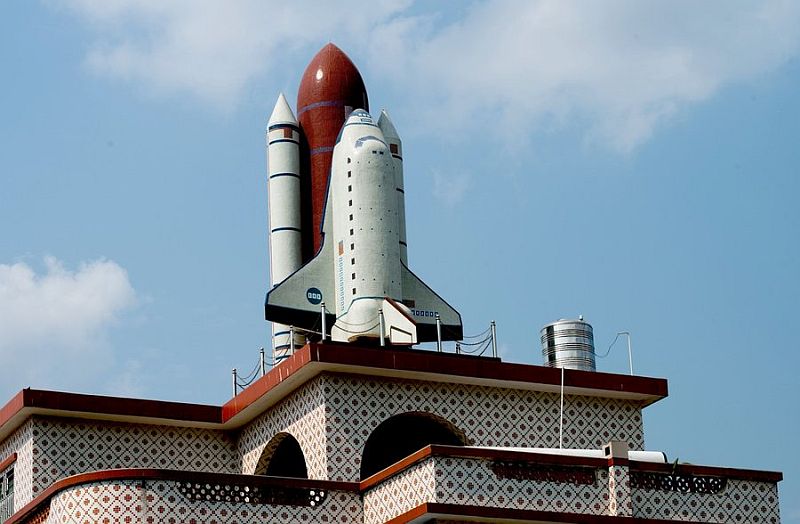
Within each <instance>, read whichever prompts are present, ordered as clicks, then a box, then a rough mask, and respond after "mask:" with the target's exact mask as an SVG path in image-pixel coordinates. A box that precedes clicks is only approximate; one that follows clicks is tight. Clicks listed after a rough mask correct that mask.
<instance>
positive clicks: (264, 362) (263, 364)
mask: <svg viewBox="0 0 800 524" xmlns="http://www.w3.org/2000/svg"><path fill="white" fill-rule="evenodd" d="M260 353H261V360H260V366H261V376H262V377H263V376H264V375H266V374H267V360H266V358H265V357H264V348H261V351H260Z"/></svg>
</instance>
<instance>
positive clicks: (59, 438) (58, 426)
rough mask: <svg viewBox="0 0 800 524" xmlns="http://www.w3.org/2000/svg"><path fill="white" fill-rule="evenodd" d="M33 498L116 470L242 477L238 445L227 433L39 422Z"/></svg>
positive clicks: (36, 420)
mask: <svg viewBox="0 0 800 524" xmlns="http://www.w3.org/2000/svg"><path fill="white" fill-rule="evenodd" d="M32 421H33V428H32V430H31V434H32V436H33V441H34V450H33V454H34V465H33V475H34V482H33V488H32V491H33V495H34V496H36V495H37V494H38V493H40V492H41V491H44V490H45V489H46V488H47V487H48V486H50V485H51V484H52V483H54V482H55V481H57V480H59V479H61V478H64V477H69V476H71V475H76V474H78V473H84V472H87V471H97V470H103V469H116V468H160V469H185V470H194V471H210V472H214V473H238V460H237V455H236V448H235V446H234V443H233V441H232V440H231V438H230V437H228V436H227V435H226V434H225V433H223V432H221V431H212V430H207V429H198V428H180V427H167V426H147V425H137V424H117V423H88V422H84V421H81V420H77V419H75V420H73V419H51V418H43V417H34V418H33V419H32Z"/></svg>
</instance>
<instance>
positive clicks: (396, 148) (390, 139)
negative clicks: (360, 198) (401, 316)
mask: <svg viewBox="0 0 800 524" xmlns="http://www.w3.org/2000/svg"><path fill="white" fill-rule="evenodd" d="M378 127H379V128H380V130H381V132H382V133H383V137H384V139H385V140H386V145H387V146H389V153H390V154H391V155H392V163H393V164H394V184H395V192H396V193H397V219H398V224H399V230H398V232H399V237H400V239H399V243H400V261H401V262H402V263H403V264H404V265H405V266H406V267H408V243H407V240H406V195H405V188H404V187H403V142H402V141H401V140H400V135H399V134H398V133H397V129H395V127H394V124H393V123H392V121H391V119H390V118H389V114H388V113H387V112H386V110H385V109H384V110H382V111H381V116H380V117H379V118H378Z"/></svg>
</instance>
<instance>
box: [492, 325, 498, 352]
mask: <svg viewBox="0 0 800 524" xmlns="http://www.w3.org/2000/svg"><path fill="white" fill-rule="evenodd" d="M491 326H492V356H493V357H494V358H497V324H495V322H494V320H492V324H491Z"/></svg>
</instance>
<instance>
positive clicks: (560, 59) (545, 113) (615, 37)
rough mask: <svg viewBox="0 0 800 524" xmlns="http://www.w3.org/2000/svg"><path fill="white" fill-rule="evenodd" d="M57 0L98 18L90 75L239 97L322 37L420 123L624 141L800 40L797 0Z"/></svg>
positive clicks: (622, 144) (770, 63)
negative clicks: (411, 108) (445, 1)
mask: <svg viewBox="0 0 800 524" xmlns="http://www.w3.org/2000/svg"><path fill="white" fill-rule="evenodd" d="M60 1H61V3H62V4H65V5H67V6H69V8H71V9H72V10H73V11H74V12H76V13H78V14H79V15H80V16H81V17H83V18H84V19H86V20H88V21H90V23H91V24H92V26H93V27H94V28H95V30H96V32H97V40H96V42H95V44H94V45H93V47H92V49H91V51H90V52H89V55H88V62H89V64H90V65H91V67H92V68H93V69H94V70H95V71H98V72H100V73H102V74H107V75H111V76H114V77H120V78H124V79H128V80H130V81H133V82H135V83H137V84H141V85H145V86H147V87H149V88H151V89H155V90H157V91H159V92H168V93H183V92H188V93H191V94H193V95H195V96H198V97H200V98H201V99H203V100H205V101H212V102H215V103H216V104H217V105H218V106H222V107H225V108H231V107H235V106H236V103H237V101H238V100H239V98H240V97H241V96H242V93H243V92H244V89H245V87H246V85H247V83H248V82H249V81H251V80H252V79H254V78H256V77H260V76H262V75H265V74H267V73H269V74H271V75H276V74H279V75H281V81H282V82H284V81H285V80H284V78H283V77H285V76H287V75H290V76H292V78H294V77H298V78H299V75H300V74H301V71H300V70H297V71H293V72H291V71H290V72H287V71H282V70H279V68H278V66H279V65H281V66H285V65H286V64H287V63H288V62H290V61H293V60H305V59H308V58H310V56H308V54H309V53H311V52H313V49H311V47H313V46H317V45H319V44H320V41H321V40H324V39H328V38H329V39H331V40H334V41H336V42H337V43H340V45H341V46H342V47H343V48H344V49H345V50H350V49H352V50H357V51H358V52H359V53H361V54H363V55H365V56H370V57H371V58H370V59H369V64H368V66H369V68H370V72H371V74H372V75H381V76H383V77H384V79H386V80H390V81H391V82H390V84H391V85H392V86H393V87H394V89H395V90H396V93H397V94H398V96H400V97H401V98H404V99H405V100H406V101H408V103H409V104H410V103H411V101H412V100H413V101H414V103H415V110H416V111H419V114H420V116H421V115H429V118H430V120H429V121H426V122H424V125H425V127H426V128H427V129H433V130H435V131H436V132H440V131H443V132H447V133H448V134H449V135H453V134H460V135H461V136H468V135H469V134H466V133H464V132H463V130H464V129H472V130H479V129H481V128H484V129H488V130H489V131H487V135H489V136H492V137H495V136H498V135H499V134H501V133H505V134H507V135H514V134H523V135H528V134H529V133H531V132H533V131H536V130H538V129H542V128H552V127H555V128H559V127H560V126H561V125H565V124H569V125H577V126H580V127H581V128H583V129H584V130H585V136H587V137H588V138H590V139H592V140H596V141H600V142H601V143H604V144H607V145H609V146H610V147H612V148H614V149H616V150H618V151H621V152H628V151H631V150H632V149H634V148H635V147H636V146H638V145H639V144H641V143H643V142H645V141H646V140H648V139H649V138H650V136H651V135H652V134H653V133H654V132H655V131H656V130H657V129H658V127H659V126H660V125H661V124H663V123H665V122H668V121H669V120H670V119H671V118H672V117H673V116H674V115H675V114H676V113H679V112H680V111H681V110H683V109H684V108H686V107H687V106H689V105H691V104H693V103H696V102H699V101H703V100H706V99H708V98H709V97H711V96H713V95H714V94H715V93H717V92H718V91H719V90H720V89H721V88H723V87H724V86H726V85H729V84H731V83H735V82H741V81H748V80H751V79H754V78H758V77H759V76H760V75H763V74H765V73H768V72H770V71H772V70H774V69H776V68H777V67H779V66H780V65H781V64H783V63H784V62H785V61H786V60H788V59H789V58H790V57H792V56H794V55H795V54H797V52H798V42H799V40H800V3H797V2H794V1H792V0H767V1H744V0H738V1H730V0H710V1H707V2H701V3H698V2H694V1H689V0H662V1H659V2H641V1H639V0H612V1H608V2H578V1H577V0H531V1H527V2H521V1H517V0H484V1H481V2H475V3H473V4H471V5H470V6H469V7H468V8H462V9H460V10H459V11H457V12H452V11H451V12H447V13H436V12H435V9H437V7H431V6H430V5H427V4H424V3H421V2H416V3H414V2H411V1H406V2H402V3H400V2H390V1H385V2H377V3H376V2H373V3H370V7H369V9H364V4H363V2H355V1H346V2H324V1H312V0H306V1H298V2H292V3H288V4H276V3H269V2H261V1H257V0H239V1H233V2H222V3H220V2H214V1H211V0H202V1H189V0H183V1H172V2H163V1H159V0H117V1H109V2H94V1H90V0H60ZM439 9H446V7H442V8H439ZM423 11H424V12H423ZM365 65H367V64H361V67H362V68H364V67H365ZM295 67H296V66H295ZM415 120H417V121H420V119H415ZM495 130H499V131H501V133H497V132H495Z"/></svg>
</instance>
